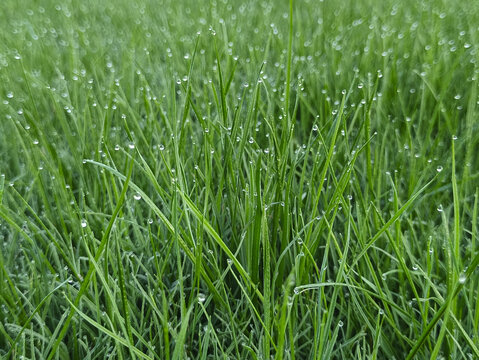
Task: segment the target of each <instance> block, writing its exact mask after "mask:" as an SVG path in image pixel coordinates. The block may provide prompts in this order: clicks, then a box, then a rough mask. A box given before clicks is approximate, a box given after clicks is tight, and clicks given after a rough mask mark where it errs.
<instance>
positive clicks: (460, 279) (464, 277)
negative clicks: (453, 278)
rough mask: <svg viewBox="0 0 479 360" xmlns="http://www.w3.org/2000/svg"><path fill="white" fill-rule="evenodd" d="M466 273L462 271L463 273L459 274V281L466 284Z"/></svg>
mask: <svg viewBox="0 0 479 360" xmlns="http://www.w3.org/2000/svg"><path fill="white" fill-rule="evenodd" d="M466 279H467V277H466V274H465V273H464V272H462V273H461V275H459V283H460V284H464V283H465V282H466Z"/></svg>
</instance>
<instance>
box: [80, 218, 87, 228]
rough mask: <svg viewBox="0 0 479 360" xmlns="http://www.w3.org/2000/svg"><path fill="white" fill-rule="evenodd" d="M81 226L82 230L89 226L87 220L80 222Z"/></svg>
mask: <svg viewBox="0 0 479 360" xmlns="http://www.w3.org/2000/svg"><path fill="white" fill-rule="evenodd" d="M80 225H81V227H82V228H86V226H87V225H88V224H87V222H86V220H85V219H82V220H81V222H80Z"/></svg>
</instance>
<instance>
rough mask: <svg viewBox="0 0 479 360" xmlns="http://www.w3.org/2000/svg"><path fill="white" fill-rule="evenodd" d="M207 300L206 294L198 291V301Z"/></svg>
mask: <svg viewBox="0 0 479 360" xmlns="http://www.w3.org/2000/svg"><path fill="white" fill-rule="evenodd" d="M205 300H206V295H205V294H203V293H198V303H204V302H205Z"/></svg>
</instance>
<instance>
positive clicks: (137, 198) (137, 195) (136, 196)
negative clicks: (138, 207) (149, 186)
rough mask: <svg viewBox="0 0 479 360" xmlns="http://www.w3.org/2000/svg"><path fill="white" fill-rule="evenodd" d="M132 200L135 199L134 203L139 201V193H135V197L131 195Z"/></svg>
mask: <svg viewBox="0 0 479 360" xmlns="http://www.w3.org/2000/svg"><path fill="white" fill-rule="evenodd" d="M133 199H135V200H136V201H138V200H141V195H140V194H139V193H136V194H135V195H133Z"/></svg>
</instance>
